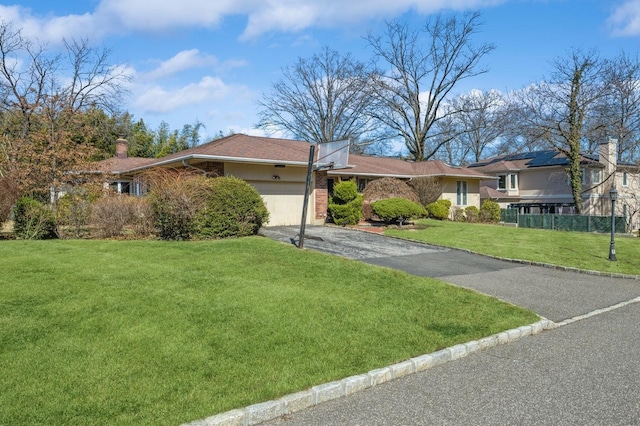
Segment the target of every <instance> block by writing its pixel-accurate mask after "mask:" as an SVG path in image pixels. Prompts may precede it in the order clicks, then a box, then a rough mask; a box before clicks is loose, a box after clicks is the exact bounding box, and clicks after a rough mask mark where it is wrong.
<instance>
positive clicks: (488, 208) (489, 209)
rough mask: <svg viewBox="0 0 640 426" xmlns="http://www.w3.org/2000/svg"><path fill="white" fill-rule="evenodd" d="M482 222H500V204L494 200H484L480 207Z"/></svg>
mask: <svg viewBox="0 0 640 426" xmlns="http://www.w3.org/2000/svg"><path fill="white" fill-rule="evenodd" d="M480 220H481V221H482V222H489V223H498V222H500V204H498V203H497V202H495V201H493V200H484V201H483V202H482V205H481V206H480Z"/></svg>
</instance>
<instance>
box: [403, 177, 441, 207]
mask: <svg viewBox="0 0 640 426" xmlns="http://www.w3.org/2000/svg"><path fill="white" fill-rule="evenodd" d="M409 185H410V186H411V187H412V188H413V190H414V191H415V192H416V194H417V196H418V202H419V203H420V204H422V205H423V206H426V205H428V204H431V203H434V202H436V201H437V200H438V198H440V195H441V194H442V182H441V181H440V178H438V177H432V176H418V177H415V178H413V179H411V180H410V181H409Z"/></svg>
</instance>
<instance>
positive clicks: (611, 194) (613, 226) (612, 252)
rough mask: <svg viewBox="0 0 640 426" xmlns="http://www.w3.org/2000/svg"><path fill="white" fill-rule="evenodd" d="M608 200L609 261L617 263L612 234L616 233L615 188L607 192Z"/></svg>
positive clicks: (616, 192) (616, 194) (616, 193)
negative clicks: (609, 205) (609, 229)
mask: <svg viewBox="0 0 640 426" xmlns="http://www.w3.org/2000/svg"><path fill="white" fill-rule="evenodd" d="M609 198H611V244H610V245H609V260H610V261H612V262H615V261H617V260H618V259H617V258H616V241H615V237H614V234H615V232H616V200H617V199H618V191H616V189H615V188H611V190H610V191H609Z"/></svg>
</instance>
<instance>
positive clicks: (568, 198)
mask: <svg viewBox="0 0 640 426" xmlns="http://www.w3.org/2000/svg"><path fill="white" fill-rule="evenodd" d="M616 145H617V141H616V140H615V139H610V140H609V141H608V142H606V143H603V144H601V145H600V153H599V155H596V156H588V155H583V156H582V159H581V167H582V191H583V192H582V203H583V211H582V214H586V215H609V214H611V199H610V197H609V190H610V189H611V188H612V187H615V188H616V190H617V191H618V202H617V203H616V214H618V215H621V216H622V215H624V216H626V217H627V218H628V223H629V225H631V227H632V228H637V227H638V222H637V221H638V218H637V216H638V211H639V210H640V203H639V199H638V198H639V195H640V194H639V185H640V182H639V180H640V179H639V177H640V174H639V169H638V167H637V166H634V165H632V164H622V163H620V164H619V163H618V162H617V155H616V153H617V150H616ZM568 166H569V160H568V158H567V157H566V156H565V155H564V154H563V153H561V152H560V151H557V150H546V151H535V152H527V153H520V154H508V155H503V156H499V157H494V158H490V159H487V160H483V161H479V162H477V163H474V164H471V165H469V166H468V167H469V169H472V170H477V171H479V172H482V173H485V174H488V175H492V176H494V177H496V178H497V180H487V181H483V182H482V184H481V188H480V197H481V198H482V199H491V200H494V201H497V202H498V203H499V204H500V207H502V208H514V209H518V211H519V212H520V213H557V214H575V203H574V200H573V196H572V194H571V186H570V183H569V176H568V173H567V168H568Z"/></svg>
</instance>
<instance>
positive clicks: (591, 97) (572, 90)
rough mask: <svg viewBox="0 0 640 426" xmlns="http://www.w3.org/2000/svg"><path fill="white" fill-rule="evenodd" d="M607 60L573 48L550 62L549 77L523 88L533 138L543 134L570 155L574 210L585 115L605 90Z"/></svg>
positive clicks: (579, 207) (588, 131)
mask: <svg viewBox="0 0 640 426" xmlns="http://www.w3.org/2000/svg"><path fill="white" fill-rule="evenodd" d="M605 66H606V62H605V61H603V60H602V59H600V58H599V57H598V56H597V55H596V54H595V53H593V52H589V53H585V52H582V51H580V50H573V51H571V52H570V54H569V55H568V56H567V57H561V58H558V59H557V60H556V61H555V62H554V63H553V72H552V74H551V78H549V79H548V80H546V81H543V82H541V83H539V84H537V85H535V86H532V87H531V88H529V89H528V90H527V91H526V92H523V96H522V97H521V99H520V100H521V103H522V107H523V109H524V113H523V116H522V118H523V119H524V120H526V121H525V122H524V125H525V126H526V127H527V128H529V129H530V130H531V132H532V137H533V138H534V139H539V138H543V139H545V140H546V141H547V143H548V144H550V146H552V147H554V148H556V149H558V150H559V151H561V152H562V153H564V154H565V155H566V156H567V158H568V159H569V167H568V174H569V180H570V182H571V192H572V196H573V201H574V204H575V208H576V211H577V213H578V214H579V213H580V212H581V211H582V183H581V180H582V172H581V168H580V161H581V158H582V157H581V151H582V148H583V147H584V145H585V144H586V140H587V137H588V135H590V134H591V133H592V132H593V131H594V129H593V128H591V127H589V121H588V117H589V115H590V114H591V112H592V110H593V107H594V105H595V103H596V102H597V101H598V100H599V99H602V97H603V96H604V95H605V94H606V84H604V83H603V82H602V80H601V75H602V73H603V70H604V67H605Z"/></svg>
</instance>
